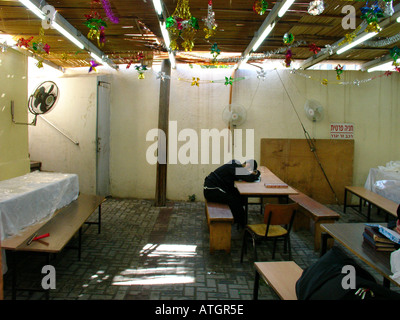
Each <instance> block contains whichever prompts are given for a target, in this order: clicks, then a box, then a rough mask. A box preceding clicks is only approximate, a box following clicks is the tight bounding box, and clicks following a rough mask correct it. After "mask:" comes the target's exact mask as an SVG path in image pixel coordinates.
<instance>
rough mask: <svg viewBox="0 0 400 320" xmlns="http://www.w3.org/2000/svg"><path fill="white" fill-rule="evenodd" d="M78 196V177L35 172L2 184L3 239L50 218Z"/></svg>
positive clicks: (0, 219) (0, 220)
mask: <svg viewBox="0 0 400 320" xmlns="http://www.w3.org/2000/svg"><path fill="white" fill-rule="evenodd" d="M78 195H79V180H78V176H77V175H76V174H64V173H53V172H41V171H34V172H32V173H28V174H26V175H23V176H20V177H16V178H12V179H8V180H4V181H0V239H1V240H2V239H4V238H7V237H10V236H12V235H15V234H17V233H18V232H19V231H21V230H22V229H23V228H25V227H27V226H30V225H32V224H34V223H36V222H38V221H41V220H43V219H46V218H48V217H50V216H51V214H53V213H54V212H55V211H56V210H58V209H60V208H62V207H64V206H66V205H68V204H69V203H71V202H72V201H73V200H76V199H77V198H78ZM3 257H5V256H4V255H3ZM3 262H5V261H3ZM4 264H5V263H4ZM3 271H4V268H3Z"/></svg>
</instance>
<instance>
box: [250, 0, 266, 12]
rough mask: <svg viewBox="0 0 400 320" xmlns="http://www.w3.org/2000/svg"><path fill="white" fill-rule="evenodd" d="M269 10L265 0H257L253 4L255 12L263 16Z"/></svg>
mask: <svg viewBox="0 0 400 320" xmlns="http://www.w3.org/2000/svg"><path fill="white" fill-rule="evenodd" d="M267 9H268V2H267V1H265V0H256V1H254V4H253V11H254V12H255V13H257V14H259V15H260V16H262V15H263V14H264V13H265V12H267Z"/></svg>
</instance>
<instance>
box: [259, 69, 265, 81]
mask: <svg viewBox="0 0 400 320" xmlns="http://www.w3.org/2000/svg"><path fill="white" fill-rule="evenodd" d="M266 77H267V73H266V72H265V70H264V69H261V70H260V71H257V79H261V80H262V81H264V80H265V78H266Z"/></svg>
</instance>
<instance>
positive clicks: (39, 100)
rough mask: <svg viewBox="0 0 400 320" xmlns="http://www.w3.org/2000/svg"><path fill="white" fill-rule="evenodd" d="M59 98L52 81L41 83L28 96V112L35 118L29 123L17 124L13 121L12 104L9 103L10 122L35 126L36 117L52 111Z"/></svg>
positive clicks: (56, 88)
mask: <svg viewBox="0 0 400 320" xmlns="http://www.w3.org/2000/svg"><path fill="white" fill-rule="evenodd" d="M58 97H59V90H58V87H57V85H56V84H55V83H54V82H53V81H45V82H43V83H41V84H40V85H39V86H38V87H37V88H36V89H35V90H34V91H33V93H32V94H31V95H30V96H29V99H28V110H29V111H30V113H32V114H33V115H34V116H35V117H34V119H33V120H32V122H31V123H19V122H15V121H14V102H13V101H11V115H12V121H13V122H14V123H15V124H26V125H33V126H35V125H36V121H37V116H38V115H42V114H45V113H48V112H50V111H51V110H53V109H54V107H55V105H56V103H57V101H58Z"/></svg>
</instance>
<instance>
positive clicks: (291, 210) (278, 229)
mask: <svg viewBox="0 0 400 320" xmlns="http://www.w3.org/2000/svg"><path fill="white" fill-rule="evenodd" d="M298 208H299V205H298V204H297V203H289V204H266V205H265V209H264V223H261V224H248V225H247V226H246V227H245V230H244V235H243V245H242V252H241V257H240V262H243V255H244V252H245V251H246V250H247V246H246V241H247V236H249V235H250V236H251V238H252V242H253V248H254V259H255V261H258V257H257V248H256V242H258V241H260V240H271V239H272V240H274V248H273V252H272V259H275V249H276V242H277V240H278V239H281V240H284V252H285V253H286V250H287V247H288V248H289V260H291V259H292V252H291V245H290V231H291V229H292V225H293V220H294V216H295V213H296V211H297V209H298Z"/></svg>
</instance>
